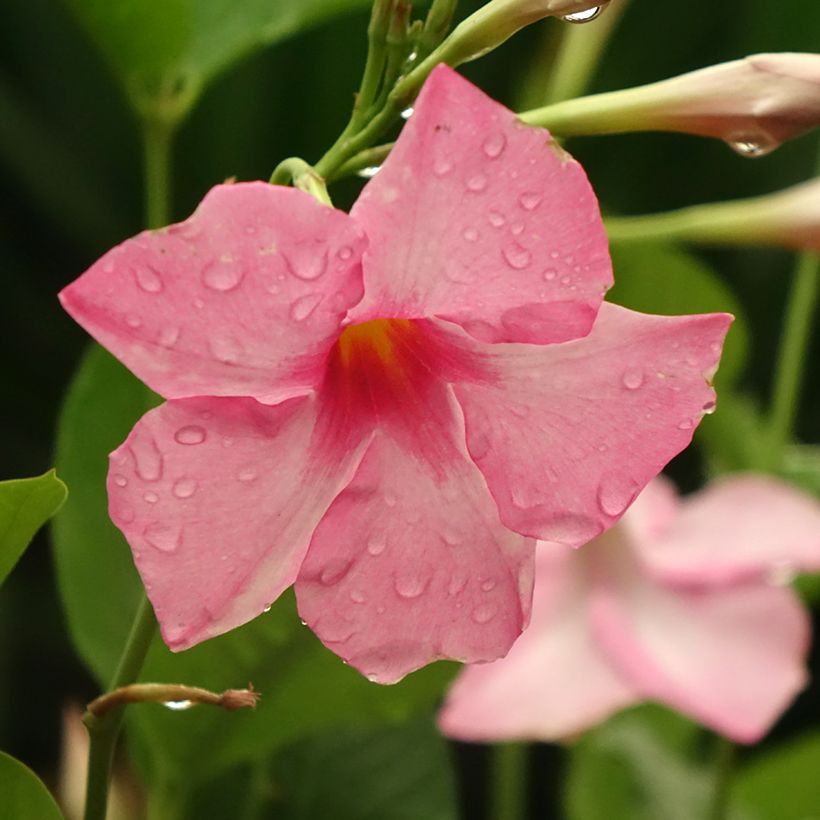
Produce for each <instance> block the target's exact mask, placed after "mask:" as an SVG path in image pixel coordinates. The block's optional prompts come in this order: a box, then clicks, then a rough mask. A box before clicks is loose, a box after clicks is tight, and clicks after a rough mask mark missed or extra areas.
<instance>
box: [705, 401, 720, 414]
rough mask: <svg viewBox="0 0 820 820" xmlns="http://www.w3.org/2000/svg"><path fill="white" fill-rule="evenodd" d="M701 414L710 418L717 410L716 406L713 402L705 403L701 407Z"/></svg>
mask: <svg viewBox="0 0 820 820" xmlns="http://www.w3.org/2000/svg"><path fill="white" fill-rule="evenodd" d="M702 409H703V413H704V415H706V416H711V415H712V413H714V412H715V410H716V409H717V404H716V402H714V401H707V402H706V404H704V405H703V408H702Z"/></svg>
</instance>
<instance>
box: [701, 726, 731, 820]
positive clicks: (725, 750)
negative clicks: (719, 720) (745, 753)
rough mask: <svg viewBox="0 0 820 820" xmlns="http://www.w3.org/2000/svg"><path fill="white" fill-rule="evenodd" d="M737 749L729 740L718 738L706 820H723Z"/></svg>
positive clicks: (727, 804) (727, 805) (727, 803)
mask: <svg viewBox="0 0 820 820" xmlns="http://www.w3.org/2000/svg"><path fill="white" fill-rule="evenodd" d="M736 753H737V748H736V746H735V744H734V743H732V741H731V740H729V738H726V737H722V736H720V735H719V736H718V737H717V745H716V748H715V779H714V785H713V791H712V800H711V803H710V804H709V811H708V814H707V815H706V820H724V818H725V817H726V813H727V810H728V808H729V791H730V789H729V787H730V785H731V782H732V772H733V771H734V768H735V758H736V756H737V754H736Z"/></svg>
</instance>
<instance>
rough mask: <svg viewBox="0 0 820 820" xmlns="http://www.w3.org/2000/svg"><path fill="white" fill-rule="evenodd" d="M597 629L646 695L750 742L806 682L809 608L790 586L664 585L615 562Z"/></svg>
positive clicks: (600, 598) (595, 613) (596, 610)
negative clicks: (703, 587) (707, 588)
mask: <svg viewBox="0 0 820 820" xmlns="http://www.w3.org/2000/svg"><path fill="white" fill-rule="evenodd" d="M592 623H593V629H594V631H595V634H596V635H597V636H598V638H599V640H600V641H601V645H602V647H603V648H604V650H605V651H606V652H607V653H608V654H609V656H610V658H611V660H612V662H613V663H614V664H617V667H618V668H619V669H620V670H621V673H622V674H623V675H624V676H625V677H626V678H627V679H629V680H631V682H632V684H633V685H634V686H635V688H636V689H637V690H638V691H639V692H641V693H642V694H643V695H644V696H645V697H649V698H654V699H656V700H659V701H661V702H663V703H666V704H668V705H669V706H672V707H673V708H675V709H679V710H680V711H682V712H685V713H687V714H689V715H691V716H692V717H694V718H696V719H698V720H699V721H701V722H703V723H705V724H707V725H709V726H711V727H713V728H714V729H716V730H717V731H718V732H721V733H723V734H725V735H727V736H728V737H731V738H733V739H734V740H737V741H739V742H742V743H754V742H755V741H757V740H759V739H760V738H761V737H762V736H763V735H764V734H765V733H766V731H768V729H769V727H770V726H771V725H772V723H773V722H774V721H775V720H776V719H777V717H778V716H779V715H780V713H781V712H782V711H783V710H784V709H785V708H786V707H787V706H788V704H789V703H790V702H791V700H792V698H793V697H794V696H795V695H796V694H797V692H799V691H800V690H801V689H802V688H803V686H804V685H805V683H806V671H805V668H804V664H803V658H804V657H805V654H806V652H807V649H808V641H809V623H808V618H807V617H806V613H805V612H804V611H803V609H802V608H801V606H800V604H799V603H798V601H797V598H796V597H795V596H794V594H793V593H792V592H791V591H790V590H785V589H781V588H777V587H773V586H768V585H766V584H761V583H755V584H745V585H737V586H734V587H730V588H726V589H720V590H710V591H705V590H700V591H698V590H691V589H690V590H687V589H675V588H673V587H669V588H664V587H661V586H658V585H655V584H652V583H650V582H648V580H647V579H646V578H644V577H641V575H640V574H639V573H638V572H636V571H635V568H634V567H630V566H629V565H628V564H627V563H624V562H621V563H620V564H619V566H618V567H617V569H616V570H614V571H612V572H611V573H610V574H609V577H608V578H606V579H604V580H603V581H602V584H601V586H600V587H599V590H598V592H597V594H596V596H595V597H594V598H593V600H592Z"/></svg>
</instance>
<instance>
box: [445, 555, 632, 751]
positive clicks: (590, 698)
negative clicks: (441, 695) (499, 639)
mask: <svg viewBox="0 0 820 820" xmlns="http://www.w3.org/2000/svg"><path fill="white" fill-rule="evenodd" d="M604 546H605V545H604V544H603V543H601V544H590V545H589V547H587V549H585V550H584V551H583V552H575V551H573V550H570V549H569V548H567V547H564V546H562V545H560V544H547V543H544V542H541V543H539V545H538V549H537V552H536V564H535V592H534V597H533V606H532V621H531V623H530V625H529V627H528V628H527V629H526V630H525V631H524V634H523V635H522V636H521V637H520V638H519V639H518V640H517V641H516V642H515V644H514V645H513V648H512V649H511V650H510V652H509V654H508V655H507V656H506V657H505V658H502V659H501V660H498V661H495V662H494V663H489V664H476V665H474V666H466V667H465V668H464V669H463V670H462V672H461V674H460V675H459V676H458V678H457V679H456V681H455V683H454V684H453V686H452V688H451V689H450V692H449V693H448V695H447V700H446V702H445V704H444V707H443V708H442V710H441V712H440V713H439V716H438V723H439V726H440V728H441V730H442V732H444V734H446V735H448V736H450V737H454V738H457V739H459V740H471V741H501V740H542V741H550V740H556V739H560V738H564V737H567V736H571V735H574V734H577V733H578V732H582V731H584V730H585V729H588V728H589V727H591V726H593V725H595V724H596V723H599V722H600V721H602V720H604V719H605V718H606V717H608V716H609V715H610V714H612V713H613V712H615V711H616V710H618V709H620V708H622V707H624V706H626V705H627V704H629V703H633V702H635V701H636V700H638V696H637V695H636V693H635V691H634V690H633V689H632V687H631V686H630V685H628V684H627V683H625V682H624V680H623V679H622V678H621V677H620V676H619V674H618V672H616V671H615V670H614V669H613V668H612V666H611V664H610V662H609V660H608V659H607V657H606V655H604V654H603V653H602V652H601V650H600V648H599V647H598V645H597V643H596V641H595V639H594V638H593V636H592V633H591V631H590V623H589V608H588V597H589V590H590V587H589V579H588V577H587V570H586V566H585V565H586V558H587V556H588V554H589V551H590V550H594V549H597V548H603V547H604Z"/></svg>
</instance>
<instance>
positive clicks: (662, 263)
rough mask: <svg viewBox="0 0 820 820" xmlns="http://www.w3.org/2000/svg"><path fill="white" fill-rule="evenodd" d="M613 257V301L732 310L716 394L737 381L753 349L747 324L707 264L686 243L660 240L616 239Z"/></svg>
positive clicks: (636, 306) (671, 310) (662, 308)
mask: <svg viewBox="0 0 820 820" xmlns="http://www.w3.org/2000/svg"><path fill="white" fill-rule="evenodd" d="M612 261H613V264H614V267H615V286H614V287H613V288H612V290H611V291H610V292H609V294H608V295H607V299H608V301H610V302H615V303H616V304H619V305H623V306H624V307H628V308H632V309H633V310H639V311H642V312H643V313H661V314H670V315H681V314H686V313H713V312H720V313H731V314H733V315H734V316H735V321H734V324H733V325H732V327H731V329H730V330H729V335H728V336H727V337H726V344H725V346H724V348H723V356H722V357H721V360H720V369H719V370H718V373H717V376H716V378H715V385H716V387H717V389H718V393H720V390H721V389H724V388H726V387H728V386H730V385H731V384H733V383H734V382H736V381H737V379H738V378H739V376H741V375H742V372H743V368H744V365H745V363H746V356H747V353H748V349H749V333H748V329H747V324H746V320H745V317H744V316H743V314H742V310H741V307H740V304H739V303H738V301H737V299H736V298H735V296H734V294H733V293H732V291H731V290H730V289H729V288H728V287H726V285H724V284H723V282H722V281H721V280H720V278H719V277H718V276H717V274H715V273H714V271H712V270H711V269H710V268H709V267H708V265H706V264H705V263H704V262H702V261H701V260H700V259H699V258H698V257H696V256H695V255H694V254H692V253H690V252H688V251H686V250H684V249H683V248H680V247H678V246H676V245H672V244H666V243H659V242H651V243H650V242H646V243H643V242H642V243H629V244H626V243H624V244H620V243H616V244H613V246H612Z"/></svg>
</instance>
